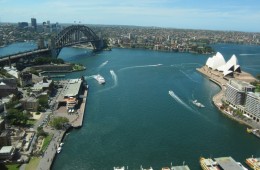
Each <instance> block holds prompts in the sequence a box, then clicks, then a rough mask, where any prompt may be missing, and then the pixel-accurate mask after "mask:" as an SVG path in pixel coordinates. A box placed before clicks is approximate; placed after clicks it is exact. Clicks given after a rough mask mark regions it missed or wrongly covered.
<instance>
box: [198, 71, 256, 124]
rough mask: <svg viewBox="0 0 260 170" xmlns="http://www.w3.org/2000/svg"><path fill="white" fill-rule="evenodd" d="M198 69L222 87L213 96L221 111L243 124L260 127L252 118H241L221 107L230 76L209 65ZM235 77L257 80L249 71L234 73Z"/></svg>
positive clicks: (244, 79)
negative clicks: (224, 75) (225, 75)
mask: <svg viewBox="0 0 260 170" xmlns="http://www.w3.org/2000/svg"><path fill="white" fill-rule="evenodd" d="M196 70H197V71H198V72H200V73H201V74H203V75H205V76H206V77H208V78H209V80H210V81H212V82H214V83H216V84H217V85H218V86H219V87H220V88H221V90H220V92H219V93H217V94H216V95H215V96H214V97H213V98H212V102H213V103H214V105H215V106H216V107H217V108H218V110H219V111H221V112H222V113H223V114H225V115H226V116H227V117H229V118H231V119H233V120H236V121H238V122H239V123H241V124H245V125H247V126H249V127H252V128H260V126H259V124H257V123H254V122H253V121H251V120H248V119H241V118H239V117H236V116H234V115H231V114H229V113H228V112H226V111H224V110H223V109H221V106H222V99H224V96H225V89H226V84H227V83H228V81H229V79H228V78H226V77H225V78H224V77H223V75H222V73H220V72H218V71H214V70H212V69H209V68H208V67H207V66H203V67H201V68H197V69H196ZM234 79H237V80H242V81H246V82H253V81H255V80H256V79H255V78H254V77H253V76H252V75H250V74H249V73H246V72H242V73H239V74H235V75H234Z"/></svg>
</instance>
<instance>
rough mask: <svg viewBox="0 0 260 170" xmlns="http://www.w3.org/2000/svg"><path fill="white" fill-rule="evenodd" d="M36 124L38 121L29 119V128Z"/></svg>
mask: <svg viewBox="0 0 260 170" xmlns="http://www.w3.org/2000/svg"><path fill="white" fill-rule="evenodd" d="M35 123H36V120H35V119H29V120H27V123H26V124H27V125H28V126H33V125H34V124H35Z"/></svg>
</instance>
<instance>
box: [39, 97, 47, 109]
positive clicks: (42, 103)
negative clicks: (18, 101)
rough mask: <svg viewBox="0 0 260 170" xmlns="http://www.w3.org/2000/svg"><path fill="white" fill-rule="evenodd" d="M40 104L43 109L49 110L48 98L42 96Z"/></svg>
mask: <svg viewBox="0 0 260 170" xmlns="http://www.w3.org/2000/svg"><path fill="white" fill-rule="evenodd" d="M39 104H40V106H41V107H43V108H49V104H48V96H40V97H39Z"/></svg>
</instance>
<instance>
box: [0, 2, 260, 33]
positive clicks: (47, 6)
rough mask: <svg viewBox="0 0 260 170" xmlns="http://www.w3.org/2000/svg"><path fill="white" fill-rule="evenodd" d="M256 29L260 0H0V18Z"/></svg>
mask: <svg viewBox="0 0 260 170" xmlns="http://www.w3.org/2000/svg"><path fill="white" fill-rule="evenodd" d="M31 18H36V19H37V23H38V24H41V23H42V22H44V21H45V22H46V21H47V20H49V21H51V23H56V22H59V23H74V21H76V23H79V22H80V23H81V24H102V25H135V26H156V27H167V28H183V29H207V30H226V31H245V32H260V0H0V22H12V23H17V22H31Z"/></svg>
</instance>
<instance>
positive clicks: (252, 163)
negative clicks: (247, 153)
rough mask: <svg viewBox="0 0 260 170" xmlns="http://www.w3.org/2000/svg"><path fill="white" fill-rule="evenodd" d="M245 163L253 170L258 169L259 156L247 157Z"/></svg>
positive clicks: (259, 163) (259, 169)
mask: <svg viewBox="0 0 260 170" xmlns="http://www.w3.org/2000/svg"><path fill="white" fill-rule="evenodd" d="M246 164H247V165H248V166H249V167H250V168H252V169H254V170H260V158H253V156H252V158H247V159H246Z"/></svg>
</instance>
